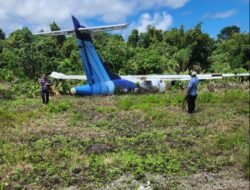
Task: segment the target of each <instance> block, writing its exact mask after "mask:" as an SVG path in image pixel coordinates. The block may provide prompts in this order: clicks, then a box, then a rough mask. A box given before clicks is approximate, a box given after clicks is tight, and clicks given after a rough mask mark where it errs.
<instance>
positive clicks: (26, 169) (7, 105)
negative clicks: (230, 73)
mask: <svg viewBox="0 0 250 190" xmlns="http://www.w3.org/2000/svg"><path fill="white" fill-rule="evenodd" d="M182 98H183V92H181V91H178V90H174V91H170V92H167V93H166V94H146V95H144V94H140V95H135V94H133V95H120V96H109V97H81V98H79V97H67V96H65V97H52V99H51V101H50V104H49V105H47V106H45V105H42V103H41V100H40V99H39V98H38V99H36V98H35V99H21V98H20V99H18V98H16V99H10V100H7V99H6V100H4V101H1V105H0V181H1V182H0V189H5V188H6V189H7V188H9V189H24V188H25V187H27V186H29V187H31V189H52V188H53V189H60V188H64V187H69V186H78V187H81V188H82V189H94V188H98V187H103V186H105V185H107V184H109V183H111V182H112V181H113V180H115V179H118V178H119V176H122V175H124V174H127V175H129V174H132V175H133V176H134V178H136V179H137V180H142V181H143V180H144V178H145V175H146V174H148V173H150V174H160V175H174V176H188V175H191V174H194V173H199V172H202V171H209V172H218V171H221V170H226V169H227V168H228V167H232V168H234V169H235V171H237V172H239V173H243V174H244V175H245V176H246V177H247V176H249V172H248V169H249V152H248V151H249V131H248V130H249V128H248V127H249V92H248V89H241V90H239V89H227V90H226V89H221V90H219V91H217V92H216V93H214V92H213V93H212V92H209V91H207V90H206V89H204V90H201V91H200V94H199V96H198V99H197V110H198V111H197V113H195V114H193V115H188V114H187V113H186V112H185V111H183V110H182V109H181V105H182ZM96 144H101V145H105V146H108V147H110V148H109V149H107V150H103V151H97V152H96V153H94V152H91V153H90V152H89V149H90V147H92V146H94V145H96ZM177 186H178V184H172V185H171V184H170V187H172V188H173V189H175V188H176V187H177Z"/></svg>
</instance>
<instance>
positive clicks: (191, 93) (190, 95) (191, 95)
mask: <svg viewBox="0 0 250 190" xmlns="http://www.w3.org/2000/svg"><path fill="white" fill-rule="evenodd" d="M196 75H197V73H196V72H195V71H192V72H191V79H190V81H189V83H188V86H187V92H186V94H187V95H186V97H187V102H188V113H194V111H195V100H196V98H197V87H198V83H199V79H198V78H197V76H196Z"/></svg>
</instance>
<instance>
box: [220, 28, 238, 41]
mask: <svg viewBox="0 0 250 190" xmlns="http://www.w3.org/2000/svg"><path fill="white" fill-rule="evenodd" d="M234 33H240V28H239V27H238V26H228V27H225V28H223V29H222V30H221V31H220V34H218V35H217V37H218V39H221V40H228V39H229V38H231V37H232V36H233V34H234Z"/></svg>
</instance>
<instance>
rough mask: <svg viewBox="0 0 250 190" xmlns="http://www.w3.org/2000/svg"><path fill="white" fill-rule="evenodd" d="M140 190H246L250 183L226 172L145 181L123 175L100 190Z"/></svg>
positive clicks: (155, 176) (156, 176)
mask: <svg viewBox="0 0 250 190" xmlns="http://www.w3.org/2000/svg"><path fill="white" fill-rule="evenodd" d="M115 189H140V190H152V189H159V190H168V189H169V190H170V189H178V190H184V189H185V190H224V189H225V190H244V189H246V190H247V189H249V181H248V180H246V179H244V178H243V177H242V175H241V174H240V173H237V172H236V173H235V172H233V171H226V172H220V173H210V172H204V173H197V174H194V175H190V176H171V175H169V176H162V175H159V174H146V175H145V179H144V181H143V182H142V181H138V180H136V179H135V178H134V177H133V175H123V176H121V177H120V178H119V179H117V180H115V181H113V182H111V183H110V184H109V185H107V186H106V187H103V188H100V190H115Z"/></svg>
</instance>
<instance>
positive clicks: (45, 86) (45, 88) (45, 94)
mask: <svg viewBox="0 0 250 190" xmlns="http://www.w3.org/2000/svg"><path fill="white" fill-rule="evenodd" d="M40 84H41V88H42V90H41V96H42V100H43V103H44V104H48V103H49V90H50V81H49V80H48V77H47V75H46V74H43V75H42V78H41V79H40Z"/></svg>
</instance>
